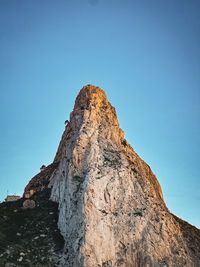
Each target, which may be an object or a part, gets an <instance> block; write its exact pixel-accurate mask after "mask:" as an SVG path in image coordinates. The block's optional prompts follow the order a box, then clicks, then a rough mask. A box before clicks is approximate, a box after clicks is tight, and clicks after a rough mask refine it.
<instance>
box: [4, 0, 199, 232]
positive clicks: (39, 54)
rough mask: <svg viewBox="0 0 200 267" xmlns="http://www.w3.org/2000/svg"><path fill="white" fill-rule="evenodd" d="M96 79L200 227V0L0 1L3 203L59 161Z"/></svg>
mask: <svg viewBox="0 0 200 267" xmlns="http://www.w3.org/2000/svg"><path fill="white" fill-rule="evenodd" d="M88 83H91V84H94V85H97V86H100V87H101V88H102V89H104V90H105V91H106V94H107V96H108V99H109V101H110V102H111V103H112V105H113V106H115V107H116V110H117V114H118V118H119V122H120V126H121V128H122V129H123V130H124V131H125V135H126V138H127V140H128V142H129V143H130V144H131V145H132V146H133V148H134V149H135V151H136V152H137V153H138V154H139V155H140V156H141V157H142V158H143V159H144V160H145V161H146V162H147V163H148V164H149V165H150V166H151V168H152V170H153V172H154V173H155V174H156V175H157V177H158V180H159V182H160V184H161V186H162V189H163V193H164V198H165V201H166V203H167V206H168V208H169V209H170V210H171V211H172V212H173V213H175V214H176V215H177V216H179V217H181V218H183V219H185V220H187V221H189V222H190V223H192V224H194V225H196V226H197V227H200V213H199V206H200V183H199V178H200V177H199V174H200V164H199V160H200V150H199V148H200V123H199V119H200V1H199V0H192V1H189V0H151V1H149V0H130V1H129V0H90V1H88V0H79V1H78V0H54V1H53V0H46V1H41V0H0V89H1V94H0V96H1V97H0V121H1V130H0V142H1V144H0V147H1V153H0V200H3V199H4V198H5V196H6V191H7V190H9V194H14V193H16V194H20V195H22V193H23V189H24V187H25V185H26V184H27V183H28V181H29V180H30V178H31V177H32V176H34V175H35V174H36V173H37V172H38V171H39V168H40V166H41V165H42V164H46V165H47V164H49V163H51V162H52V160H53V158H54V155H55V153H56V150H57V147H58V144H59V141H60V138H61V134H62V132H63V130H64V121H65V120H66V119H68V118H69V113H70V112H71V111H72V109H73V105H74V100H75V97H76V96H77V94H78V92H79V90H80V89H81V88H82V86H83V85H85V84H88Z"/></svg>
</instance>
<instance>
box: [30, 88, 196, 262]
mask: <svg viewBox="0 0 200 267" xmlns="http://www.w3.org/2000/svg"><path fill="white" fill-rule="evenodd" d="M53 166H54V167H55V168H53V169H52V168H50V167H47V168H46V173H47V171H48V169H49V168H50V169H49V170H52V171H50V172H49V176H48V179H47V178H45V179H44V180H45V183H46V181H48V187H49V188H51V200H53V201H55V202H57V203H58V204H59V219H58V227H59V229H60V231H61V234H62V236H63V238H64V240H65V248H64V251H63V256H62V259H61V261H60V266H69V267H71V266H74V267H75V266H80V267H83V266H85V267H93V266H98V267H100V266H102V267H103V266H122V267H129V266H130V267H139V266H155V267H157V266H174V267H175V266H176V267H177V266H195V267H197V266H200V264H199V262H200V254H199V245H197V244H198V243H200V242H199V241H200V238H199V236H198V235H199V230H198V229H196V228H195V227H192V226H188V224H187V223H184V222H183V221H182V220H179V219H178V218H177V217H175V216H174V215H172V214H171V213H170V212H169V210H168V209H167V207H166V205H165V203H164V199H163V195H162V190H161V187H160V185H159V182H158V180H157V178H156V176H155V175H154V174H153V172H152V171H151V169H150V167H149V166H148V165H147V164H146V163H145V162H144V161H143V160H142V159H141V158H140V157H139V156H138V155H137V154H136V152H135V151H134V150H133V149H132V148H131V146H130V145H129V144H128V142H127V141H126V140H125V138H124V133H123V131H122V130H121V129H120V127H119V123H118V119H117V115H116V111H115V108H114V107H112V105H111V104H110V103H109V102H108V100H107V98H106V95H105V92H104V91H103V90H101V89H100V88H98V87H95V86H93V85H87V86H84V87H83V89H82V90H81V91H80V93H79V95H78V96H77V98H76V101H75V106H74V110H73V111H72V113H71V114H70V121H69V122H67V124H66V127H65V130H64V133H63V135H62V138H61V142H60V144H59V147H58V150H57V153H56V156H55V159H54V164H53ZM43 172H45V171H43ZM40 175H42V172H41V174H40ZM36 177H37V182H38V181H39V176H36ZM32 184H34V183H32ZM29 189H30V188H29ZM188 229H189V230H188ZM189 233H192V236H193V240H195V242H194V241H191V239H190V238H189ZM194 244H195V245H194Z"/></svg>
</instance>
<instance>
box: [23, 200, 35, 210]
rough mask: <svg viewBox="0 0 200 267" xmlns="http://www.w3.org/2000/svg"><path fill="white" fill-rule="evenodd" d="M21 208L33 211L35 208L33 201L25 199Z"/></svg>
mask: <svg viewBox="0 0 200 267" xmlns="http://www.w3.org/2000/svg"><path fill="white" fill-rule="evenodd" d="M23 208H24V209H33V208H35V201H34V200H30V199H27V200H25V201H24V202H23Z"/></svg>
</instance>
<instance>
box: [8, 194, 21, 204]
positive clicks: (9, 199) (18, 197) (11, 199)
mask: <svg viewBox="0 0 200 267" xmlns="http://www.w3.org/2000/svg"><path fill="white" fill-rule="evenodd" d="M20 198H21V197H20V196H16V195H7V197H6V198H5V202H12V201H17V200H18V199H20Z"/></svg>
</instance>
